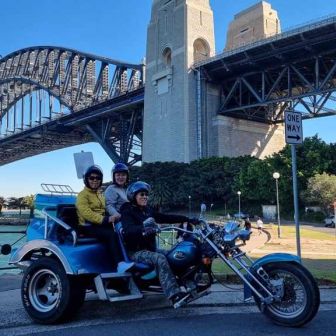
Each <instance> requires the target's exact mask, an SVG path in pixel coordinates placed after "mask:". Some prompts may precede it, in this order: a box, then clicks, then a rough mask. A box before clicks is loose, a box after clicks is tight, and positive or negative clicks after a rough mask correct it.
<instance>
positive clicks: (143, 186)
mask: <svg viewBox="0 0 336 336" xmlns="http://www.w3.org/2000/svg"><path fill="white" fill-rule="evenodd" d="M150 189H151V187H150V185H149V184H148V183H146V182H142V181H137V182H134V183H132V184H131V185H130V186H129V187H128V188H127V190H126V195H127V198H128V200H129V201H130V202H133V203H134V201H135V196H136V194H137V193H139V192H140V191H147V192H149V191H150Z"/></svg>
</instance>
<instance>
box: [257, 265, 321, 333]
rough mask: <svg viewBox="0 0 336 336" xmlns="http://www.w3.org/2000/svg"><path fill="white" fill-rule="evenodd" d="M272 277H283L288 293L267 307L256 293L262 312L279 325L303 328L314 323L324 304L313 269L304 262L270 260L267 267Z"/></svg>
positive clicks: (273, 278) (274, 278)
mask: <svg viewBox="0 0 336 336" xmlns="http://www.w3.org/2000/svg"><path fill="white" fill-rule="evenodd" d="M263 268H264V270H265V271H266V272H267V274H268V276H269V278H270V279H271V280H278V279H283V281H284V293H283V296H282V298H281V300H280V301H277V302H273V303H271V304H268V305H265V306H263V305H262V303H261V300H260V299H259V298H258V297H257V296H256V295H254V299H255V301H256V304H257V306H258V308H259V309H260V311H261V312H263V313H264V314H265V315H266V316H267V317H268V318H270V319H271V320H272V321H273V322H274V323H275V324H278V325H282V326H287V327H301V326H303V325H305V324H307V323H308V322H310V321H311V320H312V319H313V318H314V316H315V315H316V313H317V311H318V308H319V305H320V291H319V288H318V286H317V283H316V281H315V279H314V278H313V276H312V275H311V274H310V272H309V271H308V270H307V269H306V268H304V267H303V266H302V265H300V264H296V263H295V264H294V263H285V262H278V263H270V264H266V265H264V266H263Z"/></svg>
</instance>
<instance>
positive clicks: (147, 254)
mask: <svg viewBox="0 0 336 336" xmlns="http://www.w3.org/2000/svg"><path fill="white" fill-rule="evenodd" d="M149 191H150V186H149V184H147V183H145V182H142V181H137V182H135V183H133V184H131V185H130V186H129V187H128V188H127V191H126V194H127V198H128V200H129V203H124V204H123V205H122V206H121V209H120V210H121V223H122V227H123V230H124V237H125V245H126V248H127V251H128V253H129V257H130V259H131V260H133V261H136V262H141V263H145V264H149V265H152V266H154V267H155V270H156V273H157V274H158V277H159V280H160V283H161V286H162V289H163V290H164V293H165V294H166V296H167V297H168V298H169V299H170V300H171V301H172V303H173V305H175V304H177V303H179V304H181V303H183V302H184V301H185V300H186V299H187V297H188V294H186V293H184V292H181V291H180V287H179V285H178V284H177V282H176V279H175V276H174V275H173V273H172V271H171V269H170V266H169V264H168V261H167V259H166V257H165V255H164V254H162V253H160V252H158V251H156V240H155V234H156V231H157V228H156V227H157V225H156V223H155V222H157V223H171V224H172V223H183V222H188V221H189V219H188V217H186V216H179V215H166V214H162V213H159V212H155V211H154V209H153V208H151V207H149V206H148V205H147V201H148V193H149Z"/></svg>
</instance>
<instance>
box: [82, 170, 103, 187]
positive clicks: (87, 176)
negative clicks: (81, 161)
mask: <svg viewBox="0 0 336 336" xmlns="http://www.w3.org/2000/svg"><path fill="white" fill-rule="evenodd" d="M91 174H97V175H98V176H99V177H100V178H101V179H100V185H99V187H101V185H102V183H103V172H102V170H101V168H100V167H99V166H96V165H93V166H90V167H89V168H88V169H86V171H85V173H84V176H83V179H84V184H85V186H86V187H88V188H90V185H89V180H88V178H89V176H90V175H91ZM90 189H91V188H90Z"/></svg>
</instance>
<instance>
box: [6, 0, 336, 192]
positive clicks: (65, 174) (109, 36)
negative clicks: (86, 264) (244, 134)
mask: <svg viewBox="0 0 336 336" xmlns="http://www.w3.org/2000/svg"><path fill="white" fill-rule="evenodd" d="M257 2H258V1H256V0H239V1H237V0H210V3H211V6H212V9H213V11H214V19H215V34H216V50H217V52H221V51H222V50H223V48H224V44H225V39H226V30H227V27H228V24H229V22H230V21H231V20H232V18H233V16H234V15H235V14H236V13H238V12H239V11H241V10H243V9H245V8H247V7H249V6H251V5H253V4H255V3H257ZM268 2H269V3H271V4H272V7H273V8H274V9H276V10H277V11H278V15H279V17H280V21H281V26H282V29H283V30H286V29H288V28H293V27H294V26H296V25H300V24H304V23H307V22H308V21H311V20H317V19H319V18H321V17H323V16H326V15H330V14H335V12H336V0H320V1H317V0H269V1H268ZM151 3H152V0H122V1H120V0H105V1H103V0H95V1H91V0H90V1H89V0H57V1H55V0H34V1H27V0H1V11H0V25H1V31H2V34H1V39H0V55H2V56H6V55H7V54H9V53H10V52H13V51H15V50H19V49H22V48H24V47H30V46H37V45H55V46H64V47H69V48H73V49H78V50H81V51H86V52H90V53H93V54H97V55H100V56H107V57H110V58H114V59H120V60H124V61H127V62H132V63H140V61H141V59H142V58H143V57H144V56H145V52H146V48H145V46H146V30H147V24H148V22H149V19H150V10H151ZM335 129H336V117H327V118H319V119H314V120H311V121H304V123H303V131H304V135H305V136H312V135H314V134H316V133H317V134H318V135H319V136H320V137H321V138H322V139H323V140H325V141H326V142H328V143H329V142H336V132H335ZM81 150H84V151H92V152H93V156H94V160H95V163H97V164H99V165H100V166H101V167H102V168H103V171H104V175H105V181H108V180H110V171H111V168H112V166H113V163H112V161H111V160H110V159H109V158H108V156H107V155H106V154H105V152H104V151H103V150H102V148H101V147H100V146H99V145H98V144H87V145H80V146H75V147H71V148H67V149H63V150H58V151H54V152H50V153H47V154H41V155H38V156H35V157H31V158H27V159H24V160H20V161H17V162H14V163H11V164H8V165H5V166H0V196H5V197H8V196H16V197H19V196H25V195H28V194H34V193H36V192H40V191H41V188H40V184H41V183H59V184H69V185H71V186H72V187H73V189H74V190H76V191H80V190H81V188H82V181H81V180H78V179H77V175H76V170H75V166H74V159H73V153H76V152H79V151H81Z"/></svg>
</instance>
